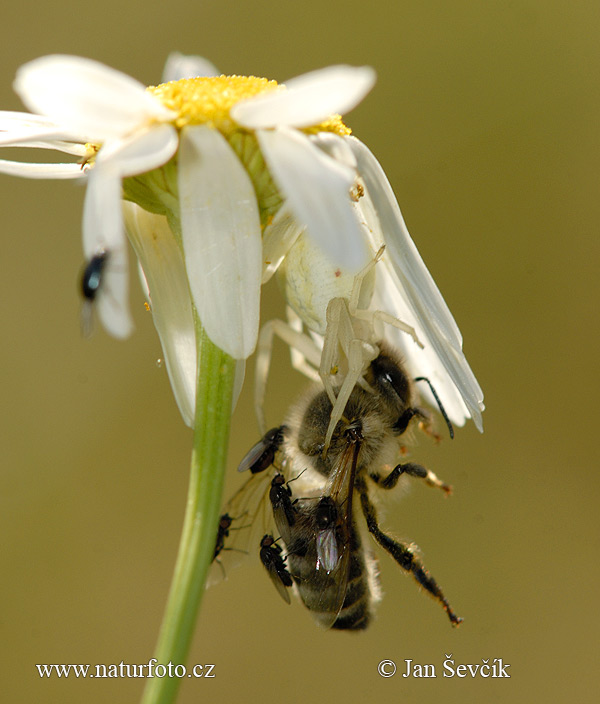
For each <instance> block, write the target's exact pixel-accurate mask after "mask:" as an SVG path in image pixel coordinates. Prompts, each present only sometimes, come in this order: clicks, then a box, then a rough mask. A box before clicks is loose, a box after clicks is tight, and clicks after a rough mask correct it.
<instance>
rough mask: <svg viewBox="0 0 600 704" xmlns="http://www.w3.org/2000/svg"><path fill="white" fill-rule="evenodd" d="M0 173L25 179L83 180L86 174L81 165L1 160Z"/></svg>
mask: <svg viewBox="0 0 600 704" xmlns="http://www.w3.org/2000/svg"><path fill="white" fill-rule="evenodd" d="M0 173H2V174H9V175H10V176H23V177H24V178H54V179H67V178H81V177H82V176H85V173H84V172H83V171H82V170H81V165H80V164H33V163H28V162H21V161H6V160H4V159H0Z"/></svg>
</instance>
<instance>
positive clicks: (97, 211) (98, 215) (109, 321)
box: [83, 164, 133, 338]
mask: <svg viewBox="0 0 600 704" xmlns="http://www.w3.org/2000/svg"><path fill="white" fill-rule="evenodd" d="M83 251H84V254H85V256H86V259H88V260H89V259H91V257H93V256H94V255H96V254H98V253H99V252H108V254H109V258H108V263H107V267H106V275H105V277H104V280H103V283H102V287H101V290H100V294H99V295H98V299H97V307H98V315H99V317H100V320H101V321H102V324H103V325H104V327H105V329H106V330H107V332H109V333H110V334H111V335H113V336H114V337H118V338H125V337H128V336H129V335H130V334H131V332H132V330H133V320H132V319H131V314H130V312H129V271H128V267H127V241H126V239H125V231H124V227H123V214H122V210H121V178H120V175H119V173H118V172H117V171H116V170H114V169H111V168H110V164H109V165H105V166H104V168H99V167H98V166H96V167H95V168H94V169H92V170H91V171H90V172H89V181H88V186H87V190H86V195H85V202H84V208H83Z"/></svg>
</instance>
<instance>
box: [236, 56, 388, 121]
mask: <svg viewBox="0 0 600 704" xmlns="http://www.w3.org/2000/svg"><path fill="white" fill-rule="evenodd" d="M376 79H377V74H376V73H375V70H374V69H372V68H371V67H370V66H359V67H353V66H330V67H328V68H323V69H320V70H318V71H312V72H311V73H306V74H304V75H303V76H298V78H292V79H291V80H290V81H288V82H287V83H286V84H285V87H286V90H279V91H274V92H271V93H266V94H264V95H258V96H256V97H254V98H249V99H248V100H244V101H241V102H240V103H238V104H237V105H235V106H234V107H233V108H232V110H231V117H232V119H234V120H235V121H236V122H238V123H239V124H241V125H243V126H244V127H247V128H249V129H268V128H273V127H275V126H277V125H279V126H287V127H310V126H312V125H317V124H319V123H320V122H323V121H324V120H326V119H327V118H329V117H330V116H331V115H334V114H340V115H344V114H346V113H347V112H350V110H352V109H353V108H355V107H356V106H357V105H358V104H359V103H360V102H361V101H362V99H363V98H364V97H365V96H366V95H367V93H368V92H369V91H370V90H371V88H372V87H373V86H374V85H375V81H376Z"/></svg>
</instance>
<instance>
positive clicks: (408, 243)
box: [348, 137, 462, 348]
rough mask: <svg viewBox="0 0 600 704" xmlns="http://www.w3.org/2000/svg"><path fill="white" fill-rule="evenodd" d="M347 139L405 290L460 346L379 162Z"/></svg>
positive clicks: (458, 337) (360, 146) (458, 345)
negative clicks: (404, 283)
mask: <svg viewBox="0 0 600 704" xmlns="http://www.w3.org/2000/svg"><path fill="white" fill-rule="evenodd" d="M348 143H349V144H350V146H351V148H352V150H353V152H354V154H355V156H356V159H357V162H358V170H359V173H360V174H361V176H362V177H363V178H364V180H365V184H366V186H367V188H368V190H369V194H370V196H371V198H372V200H373V205H374V207H375V210H376V212H377V214H378V217H379V219H380V221H381V227H382V230H383V232H384V233H385V242H386V245H387V253H388V256H389V257H390V258H391V260H392V262H393V263H394V267H395V268H396V269H397V270H398V276H399V277H400V279H401V280H405V281H406V288H407V292H408V293H409V295H410V296H411V297H412V298H414V299H415V301H418V302H419V305H420V306H422V308H423V310H424V311H427V314H428V317H430V318H431V319H432V321H434V324H435V325H436V326H437V327H438V328H439V330H440V332H441V334H442V335H444V337H445V338H446V339H447V340H448V341H449V342H450V343H451V344H452V345H454V346H455V347H458V348H460V346H461V344H462V337H461V334H460V331H459V329H458V327H457V325H456V323H455V322H454V318H453V317H452V313H450V310H449V309H448V306H447V305H446V302H445V301H444V299H443V298H442V294H441V293H440V292H439V289H438V287H437V286H436V284H435V281H434V280H433V278H432V277H431V274H430V273H429V271H428V270H427V267H426V266H425V263H424V262H423V260H422V258H421V255H420V254H419V252H418V250H417V248H416V246H415V243H414V242H413V241H412V238H411V236H410V234H409V232H408V230H407V228H406V225H405V224H404V219H403V217H402V213H401V212H400V207H399V206H398V202H397V201H396V197H395V196H394V192H393V190H392V187H391V186H390V183H389V181H388V179H387V176H386V175H385V173H384V171H383V169H382V168H381V165H380V164H379V162H378V161H377V159H376V158H375V157H374V156H373V154H372V153H371V151H370V150H369V149H368V148H367V147H366V146H365V145H364V144H363V143H362V142H360V141H359V140H358V139H356V138H354V137H350V138H348Z"/></svg>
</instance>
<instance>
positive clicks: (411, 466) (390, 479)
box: [369, 462, 452, 496]
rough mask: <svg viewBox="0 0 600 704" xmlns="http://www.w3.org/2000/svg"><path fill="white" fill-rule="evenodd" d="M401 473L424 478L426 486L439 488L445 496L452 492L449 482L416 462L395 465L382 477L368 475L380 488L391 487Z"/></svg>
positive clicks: (374, 474)
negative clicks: (446, 482) (445, 481)
mask: <svg viewBox="0 0 600 704" xmlns="http://www.w3.org/2000/svg"><path fill="white" fill-rule="evenodd" d="M403 474H408V475H409V476H410V477H417V478H419V479H424V480H425V483H426V484H427V485H428V486H432V487H434V488H436V489H441V490H442V491H444V492H445V493H446V495H447V496H449V495H450V494H451V493H452V487H451V486H450V485H449V484H445V483H444V482H443V481H442V480H441V479H439V478H438V477H437V476H436V475H435V474H434V473H433V472H432V471H431V470H430V469H427V468H426V467H423V465H420V464H416V463H415V462H406V463H405V464H399V465H398V466H397V467H395V468H394V469H392V471H391V472H390V473H389V474H388V475H387V477H382V476H381V474H376V473H372V474H370V475H369V476H370V477H371V479H372V480H373V481H374V482H375V484H377V485H378V486H380V487H381V488H382V489H393V488H394V487H395V486H396V484H397V483H398V480H399V479H400V477H401V476H402V475H403Z"/></svg>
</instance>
